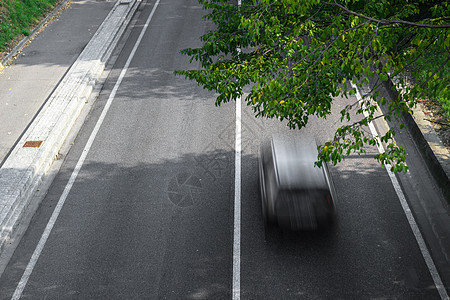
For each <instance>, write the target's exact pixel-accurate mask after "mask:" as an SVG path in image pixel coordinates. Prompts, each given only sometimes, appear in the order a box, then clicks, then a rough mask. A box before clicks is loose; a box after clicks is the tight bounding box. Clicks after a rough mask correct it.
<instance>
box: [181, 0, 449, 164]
mask: <svg viewBox="0 0 450 300" xmlns="http://www.w3.org/2000/svg"><path fill="white" fill-rule="evenodd" d="M329 1H330V2H327V1H321V0H242V4H241V6H240V7H239V6H237V5H235V4H232V3H230V2H229V1H224V0H199V2H200V3H201V4H202V5H203V7H204V8H205V9H207V11H208V14H207V15H206V19H208V20H210V21H212V22H213V23H214V24H215V25H216V28H215V29H214V30H211V31H209V32H207V33H206V34H205V35H203V36H202V37H201V40H202V41H203V43H204V44H203V46H202V47H201V48H196V49H191V48H188V49H184V50H182V51H181V52H182V54H184V55H188V56H190V58H191V62H192V61H193V60H196V61H200V62H201V66H202V69H200V70H184V71H176V72H175V73H176V74H177V75H184V76H186V77H187V78H188V79H191V80H195V81H196V82H197V83H198V84H199V85H201V86H203V87H204V88H206V89H208V90H213V91H216V92H217V93H218V97H217V99H216V104H217V105H220V104H221V103H224V102H228V101H231V100H234V99H237V98H238V97H240V96H243V95H244V92H243V91H244V88H250V91H249V93H248V94H247V93H246V98H245V100H246V102H247V104H248V105H251V106H252V107H253V109H254V111H255V114H256V115H257V116H264V117H268V118H278V119H280V120H287V123H288V126H289V127H290V128H301V127H303V126H305V125H306V124H307V123H308V120H309V117H310V116H318V117H322V118H325V117H327V115H329V114H330V113H331V106H332V105H333V101H334V99H335V97H336V96H339V95H341V96H344V97H348V96H349V95H352V94H354V93H355V92H356V89H355V88H354V86H352V85H350V84H349V83H350V82H352V83H354V84H356V85H357V86H361V85H362V84H368V82H369V79H372V78H373V79H375V82H376V84H375V86H374V87H373V90H372V92H371V93H369V94H367V95H364V96H363V101H362V103H358V102H356V103H354V104H351V105H348V106H347V107H345V109H343V110H342V111H341V121H342V126H341V127H340V128H339V129H338V130H337V131H336V132H335V136H334V140H332V141H329V142H327V143H325V144H324V145H323V146H321V147H320V149H319V150H320V154H319V158H320V162H319V164H320V163H321V161H332V162H333V163H337V162H339V161H341V160H342V159H343V158H344V157H345V156H347V155H349V154H351V153H359V154H361V153H365V147H366V146H367V145H377V144H378V143H379V141H378V140H377V139H376V138H374V137H372V136H371V135H370V134H368V133H367V128H366V127H367V125H368V123H369V122H370V121H371V120H373V119H374V118H377V117H376V115H375V112H376V108H377V105H384V104H386V99H385V98H383V97H380V96H379V91H378V86H379V85H380V83H381V82H383V81H386V80H388V78H389V77H390V76H396V75H398V74H400V73H401V72H403V71H404V70H405V69H409V68H410V67H411V65H412V64H414V62H415V61H416V60H417V59H418V58H420V57H421V56H422V55H423V54H424V53H425V52H426V51H437V52H440V53H443V58H444V59H443V60H442V61H440V62H439V64H437V65H434V66H431V65H429V67H430V71H429V72H428V74H427V76H426V77H421V78H419V76H417V74H418V72H413V74H412V75H413V76H415V78H414V79H417V81H416V82H417V84H416V85H415V86H414V87H409V86H406V85H405V83H404V82H403V81H402V80H400V81H399V82H398V85H399V86H400V87H403V88H404V89H405V90H406V93H405V94H403V95H402V96H401V97H400V98H399V99H397V101H394V102H390V103H388V104H387V106H388V109H387V112H386V113H385V115H383V117H384V118H386V119H388V120H390V119H396V118H398V117H399V116H400V115H401V114H402V113H404V112H407V113H408V112H411V108H412V107H414V105H416V101H417V99H418V98H419V97H422V96H423V95H424V93H425V92H428V93H429V94H430V95H433V93H436V92H438V91H442V90H444V88H445V87H446V85H448V82H449V74H448V72H444V66H446V65H447V64H448V61H449V59H450V55H449V52H450V51H449V50H450V33H449V28H450V25H449V20H450V13H449V10H450V5H449V3H448V1H436V0H434V1H425V0H336V1H334V0H329ZM240 49H242V50H240ZM446 93H448V89H447V90H446ZM353 110H356V116H355V115H354V114H353V113H352V114H351V113H350V112H351V111H353ZM364 114H366V115H364ZM394 135H395V132H394V131H393V130H390V131H389V132H387V133H386V134H385V135H384V136H382V137H381V140H382V141H383V142H384V143H386V144H387V145H388V146H387V150H386V152H385V153H383V154H380V155H378V156H377V157H376V158H377V159H378V160H379V161H380V162H381V163H382V164H390V165H391V166H392V169H393V170H394V171H401V170H406V169H407V167H406V166H405V151H404V149H402V148H401V147H400V146H398V145H396V144H395V142H394V141H393V138H394Z"/></svg>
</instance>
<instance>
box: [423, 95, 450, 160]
mask: <svg viewBox="0 0 450 300" xmlns="http://www.w3.org/2000/svg"><path fill="white" fill-rule="evenodd" d="M420 103H421V104H422V108H423V112H424V114H425V115H426V119H425V120H427V121H429V122H431V124H432V125H433V128H434V130H435V131H436V133H437V134H438V136H439V138H440V139H441V141H442V143H443V144H444V146H445V147H446V148H447V150H448V151H450V118H447V117H445V115H444V113H443V111H442V107H441V106H440V105H439V104H437V103H435V102H434V101H431V100H420Z"/></svg>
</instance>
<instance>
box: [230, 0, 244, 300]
mask: <svg viewBox="0 0 450 300" xmlns="http://www.w3.org/2000/svg"><path fill="white" fill-rule="evenodd" d="M238 6H239V7H241V0H238ZM238 51H240V49H238ZM241 102H242V98H241V97H239V98H238V99H236V153H235V160H234V161H235V163H234V232H233V286H232V300H239V299H241V145H242V144H241V111H242V109H241Z"/></svg>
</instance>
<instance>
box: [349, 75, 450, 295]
mask: <svg viewBox="0 0 450 300" xmlns="http://www.w3.org/2000/svg"><path fill="white" fill-rule="evenodd" d="M352 87H353V88H355V89H356V99H357V100H358V101H359V102H360V103H361V104H362V97H361V94H360V93H359V89H358V87H357V86H356V85H355V84H353V83H352ZM364 115H365V116H366V117H367V116H368V115H369V114H368V113H367V112H366V111H364ZM369 129H370V132H371V133H372V135H373V136H374V137H376V139H377V140H378V151H379V152H380V153H383V152H384V147H383V145H382V144H381V140H380V138H379V136H378V132H377V130H376V129H375V126H374V125H373V123H372V122H370V123H369ZM385 168H386V171H387V173H388V175H389V178H390V179H391V182H392V186H393V187H394V189H395V192H396V193H397V197H398V199H399V200H400V203H401V205H402V208H403V211H404V212H405V214H406V218H407V219H408V223H409V226H410V227H411V230H412V232H413V234H414V237H415V238H416V241H417V244H418V245H419V248H420V251H421V252H422V256H423V258H424V260H425V263H426V264H427V267H428V270H429V272H430V274H431V277H432V278H433V281H434V285H435V286H436V289H437V290H438V292H439V295H440V296H441V299H449V297H448V294H447V291H446V290H445V287H444V284H443V283H442V280H441V277H440V276H439V273H438V271H437V269H436V266H435V264H434V262H433V259H432V258H431V255H430V252H429V251H428V248H427V246H426V244H425V240H424V239H423V237H422V234H421V233H420V229H419V226H417V223H416V220H415V219H414V216H413V214H412V212H411V209H410V208H409V205H408V202H407V201H406V198H405V195H404V194H403V191H402V189H401V187H400V184H399V182H398V180H397V177H395V174H394V173H393V172H392V171H391V166H390V165H386V166H385Z"/></svg>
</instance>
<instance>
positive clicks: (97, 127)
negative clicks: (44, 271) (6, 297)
mask: <svg viewBox="0 0 450 300" xmlns="http://www.w3.org/2000/svg"><path fill="white" fill-rule="evenodd" d="M159 2H160V0H157V1H156V3H155V5H154V6H153V10H152V11H151V13H150V16H149V17H148V19H147V22H146V23H145V26H144V27H143V28H142V30H141V34H140V35H139V38H138V39H137V41H136V43H135V45H134V47H133V50H132V51H131V53H130V56H129V57H128V60H127V62H126V63H125V66H124V67H123V69H122V71H121V73H120V75H119V78H118V79H117V82H116V84H115V86H114V88H113V90H112V92H111V94H110V95H109V98H108V101H107V102H106V105H105V107H104V108H103V111H102V113H101V115H100V118H99V119H98V121H97V123H96V124H95V127H94V129H93V131H92V133H91V135H90V137H89V140H88V141H87V143H86V146H85V147H84V149H83V153H82V154H81V156H80V158H79V159H78V162H77V164H76V166H75V169H74V170H73V172H72V175H71V176H70V179H69V181H68V182H67V185H66V186H65V188H64V191H63V193H62V195H61V197H60V198H59V200H58V203H57V204H56V207H55V210H54V211H53V213H52V216H51V217H50V220H49V221H48V223H47V226H46V227H45V230H44V232H43V233H42V236H41V239H40V240H39V243H38V245H37V246H36V249H35V250H34V252H33V255H32V256H31V259H30V261H29V263H28V265H27V268H26V269H25V272H24V273H23V275H22V278H21V279H20V281H19V283H18V285H17V287H16V290H15V291H14V294H13V296H12V298H11V299H13V300H18V299H20V297H21V296H22V293H23V290H24V289H25V286H26V285H27V282H28V279H29V278H30V276H31V273H32V272H33V269H34V267H35V265H36V263H37V261H38V259H39V256H40V255H41V253H42V250H43V249H44V246H45V243H46V242H47V239H48V237H49V236H50V233H51V231H52V229H53V226H54V225H55V222H56V219H57V218H58V216H59V213H60V212H61V209H62V207H63V205H64V203H65V202H66V199H67V196H68V195H69V192H70V190H71V189H72V186H73V184H74V182H75V180H76V178H77V176H78V173H79V172H80V169H81V167H82V166H83V163H84V161H85V159H86V156H87V155H88V153H89V150H90V149H91V147H92V144H93V143H94V140H95V137H96V136H97V133H98V131H99V130H100V127H101V125H102V123H103V121H104V119H105V117H106V114H107V112H108V110H109V108H110V106H111V104H112V102H113V100H114V97H115V96H116V93H117V90H118V89H119V86H120V84H121V83H122V80H123V78H124V77H125V74H126V72H127V70H128V67H129V66H130V64H131V60H132V59H133V57H134V55H135V53H136V50H137V48H138V46H139V44H140V43H141V41H142V37H143V36H144V33H145V31H146V30H147V28H148V24H149V23H150V20H151V19H152V17H153V14H154V13H155V10H156V7H157V6H158V4H159Z"/></svg>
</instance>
